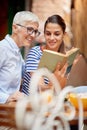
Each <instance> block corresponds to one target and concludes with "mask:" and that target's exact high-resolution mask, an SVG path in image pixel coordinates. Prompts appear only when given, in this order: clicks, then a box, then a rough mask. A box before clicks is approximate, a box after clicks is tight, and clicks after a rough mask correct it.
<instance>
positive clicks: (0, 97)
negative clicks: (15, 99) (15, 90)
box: [0, 89, 9, 104]
mask: <svg viewBox="0 0 87 130" xmlns="http://www.w3.org/2000/svg"><path fill="white" fill-rule="evenodd" d="M8 97H9V95H8V94H6V93H4V92H2V91H1V89H0V103H3V104H4V103H6V101H7V99H8Z"/></svg>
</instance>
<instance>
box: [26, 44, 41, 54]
mask: <svg viewBox="0 0 87 130" xmlns="http://www.w3.org/2000/svg"><path fill="white" fill-rule="evenodd" d="M41 53H42V50H41V48H40V46H34V47H32V48H31V49H30V50H29V53H28V54H41Z"/></svg>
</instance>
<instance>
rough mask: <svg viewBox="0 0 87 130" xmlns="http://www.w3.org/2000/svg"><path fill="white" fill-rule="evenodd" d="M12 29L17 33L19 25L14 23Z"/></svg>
mask: <svg viewBox="0 0 87 130" xmlns="http://www.w3.org/2000/svg"><path fill="white" fill-rule="evenodd" d="M12 31H13V32H14V33H16V32H17V31H18V26H17V25H16V24H13V25H12Z"/></svg>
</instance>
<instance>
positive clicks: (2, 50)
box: [0, 46, 7, 69]
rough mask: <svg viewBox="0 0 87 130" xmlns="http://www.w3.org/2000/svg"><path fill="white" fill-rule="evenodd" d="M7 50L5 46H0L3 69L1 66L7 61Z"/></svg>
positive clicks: (0, 60)
mask: <svg viewBox="0 0 87 130" xmlns="http://www.w3.org/2000/svg"><path fill="white" fill-rule="evenodd" d="M6 52H7V51H6V50H5V48H3V47H1V46H0V69H1V67H2V66H3V64H4V62H5V61H6V59H7V58H6V56H7V55H6Z"/></svg>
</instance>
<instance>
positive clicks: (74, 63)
mask: <svg viewBox="0 0 87 130" xmlns="http://www.w3.org/2000/svg"><path fill="white" fill-rule="evenodd" d="M81 58H82V55H77V56H76V58H75V60H74V62H73V66H74V65H76V64H77V62H78V61H79V60H80V59H81Z"/></svg>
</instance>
